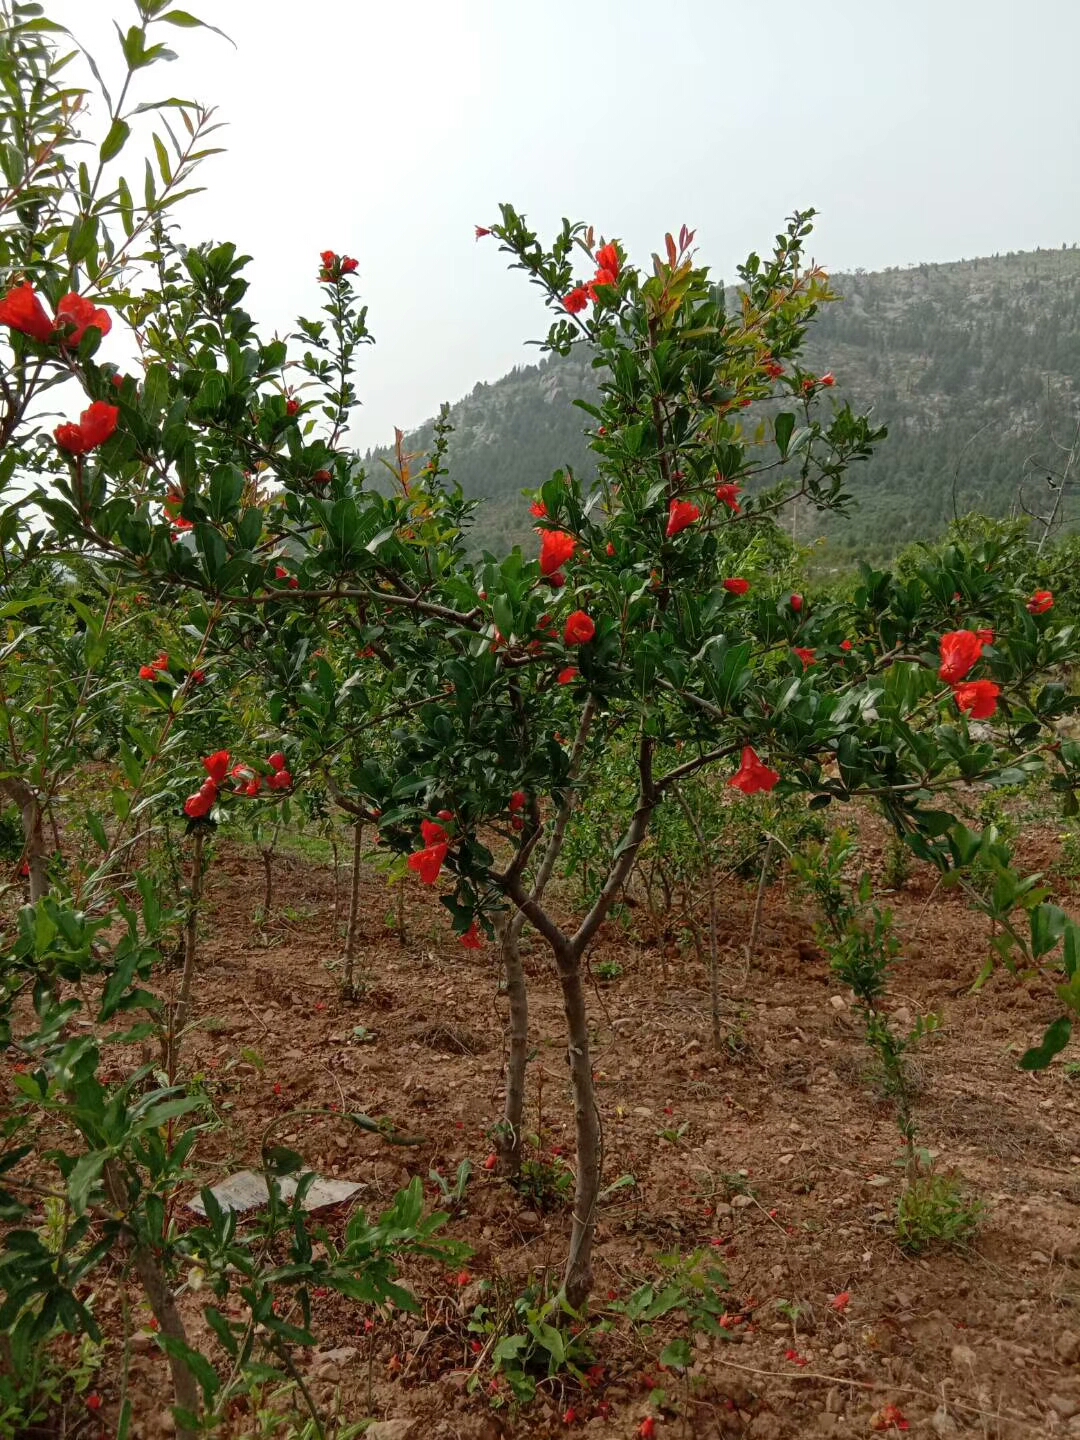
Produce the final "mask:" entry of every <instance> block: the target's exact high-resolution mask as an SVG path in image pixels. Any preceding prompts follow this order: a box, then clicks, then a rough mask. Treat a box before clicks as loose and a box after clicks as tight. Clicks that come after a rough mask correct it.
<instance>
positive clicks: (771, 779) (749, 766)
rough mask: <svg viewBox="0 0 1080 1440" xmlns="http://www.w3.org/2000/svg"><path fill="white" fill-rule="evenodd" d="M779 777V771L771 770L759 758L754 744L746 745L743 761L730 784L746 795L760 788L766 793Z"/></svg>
mask: <svg viewBox="0 0 1080 1440" xmlns="http://www.w3.org/2000/svg"><path fill="white" fill-rule="evenodd" d="M779 779H780V776H779V774H778V772H777V771H775V770H770V769H769V767H768V765H766V764H764V762H763V761H761V760H760V759H759V758H758V755H757V752H756V751H755V749H754V747H753V746H752V745H744V746H743V752H742V763H741V764H740V766H739V768H738V770H736V772H735V774H734V775H732V777H731V779H730V780H729V781H728V784H729V785H730V786H731V788H732V789H733V790H741V791H742V793H743V794H744V795H756V794H757V793H758V792H759V791H760V790H764V791H766V793H767V792H768V791H770V790H771V789H772V788H773V786H774V785H775V784H776V782H777V781H778V780H779Z"/></svg>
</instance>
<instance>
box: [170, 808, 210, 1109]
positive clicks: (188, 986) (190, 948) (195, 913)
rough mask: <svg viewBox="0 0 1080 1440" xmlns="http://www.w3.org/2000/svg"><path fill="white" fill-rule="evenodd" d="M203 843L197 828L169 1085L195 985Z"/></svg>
mask: <svg viewBox="0 0 1080 1440" xmlns="http://www.w3.org/2000/svg"><path fill="white" fill-rule="evenodd" d="M203 839H204V832H203V830H202V829H201V828H199V829H197V830H196V831H195V840H194V845H193V849H192V856H191V897H190V900H189V902H188V916H187V924H186V926H185V927H184V973H183V975H182V977H181V979H180V998H179V999H178V1000H177V1002H176V1008H175V1009H174V1010H173V1017H172V1026H171V1029H170V1032H169V1054H168V1063H167V1065H166V1070H167V1072H168V1076H169V1083H170V1085H171V1084H172V1083H173V1081H174V1080H175V1078H176V1064H177V1060H178V1059H179V1052H180V1037H181V1035H182V1034H183V1033H184V1029H185V1027H186V1026H187V1023H188V1016H189V1015H190V1013H191V991H192V987H193V985H194V983H195V955H196V950H197V946H198V931H199V901H200V900H201V899H202V882H203Z"/></svg>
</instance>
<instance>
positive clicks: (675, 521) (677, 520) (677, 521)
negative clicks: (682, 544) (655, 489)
mask: <svg viewBox="0 0 1080 1440" xmlns="http://www.w3.org/2000/svg"><path fill="white" fill-rule="evenodd" d="M700 519H701V511H700V510H699V509H698V507H697V506H696V505H695V504H694V503H693V502H692V501H690V500H672V502H671V504H670V505H669V506H668V522H667V530H666V531H665V534H666V535H667V538H668V539H669V540H670V539H671V538H672V536H673V535H678V534H679V532H680V530H685V529H686V527H687V526H688V525H693V524H694V523H695V522H696V521H698V520H700Z"/></svg>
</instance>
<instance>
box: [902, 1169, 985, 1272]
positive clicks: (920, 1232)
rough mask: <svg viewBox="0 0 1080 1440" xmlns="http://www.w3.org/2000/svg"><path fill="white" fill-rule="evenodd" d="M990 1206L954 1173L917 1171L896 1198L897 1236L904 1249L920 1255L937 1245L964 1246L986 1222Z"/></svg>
mask: <svg viewBox="0 0 1080 1440" xmlns="http://www.w3.org/2000/svg"><path fill="white" fill-rule="evenodd" d="M985 1211H986V1207H985V1205H984V1204H983V1202H982V1201H981V1200H980V1199H978V1197H976V1196H972V1195H970V1194H968V1193H967V1192H966V1191H965V1190H964V1187H963V1186H962V1184H961V1183H960V1181H959V1180H957V1179H956V1177H955V1176H952V1175H935V1174H933V1173H930V1174H925V1175H917V1176H915V1178H914V1179H913V1180H911V1181H910V1183H909V1184H908V1185H907V1186H905V1188H904V1190H903V1191H902V1192H901V1194H900V1197H899V1199H898V1200H897V1202H896V1239H897V1243H898V1244H899V1246H900V1248H901V1250H906V1251H907V1252H908V1253H909V1254H912V1255H918V1254H920V1253H921V1252H922V1251H924V1250H929V1249H931V1248H932V1247H935V1246H953V1247H957V1248H960V1249H962V1248H964V1247H965V1246H967V1245H968V1244H969V1243H970V1241H971V1240H972V1238H973V1237H974V1235H975V1232H976V1230H977V1229H978V1228H979V1225H980V1224H981V1222H982V1219H983V1216H984V1214H985Z"/></svg>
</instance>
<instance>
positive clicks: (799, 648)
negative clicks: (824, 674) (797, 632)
mask: <svg viewBox="0 0 1080 1440" xmlns="http://www.w3.org/2000/svg"><path fill="white" fill-rule="evenodd" d="M795 654H796V655H798V657H799V659H800V660H801V661H802V665H803V669H804V670H809V669H810V666H811V665H816V664H817V658H816V655H815V652H814V651H813V650H810V649H807V647H806V646H805V645H796V646H795Z"/></svg>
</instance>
